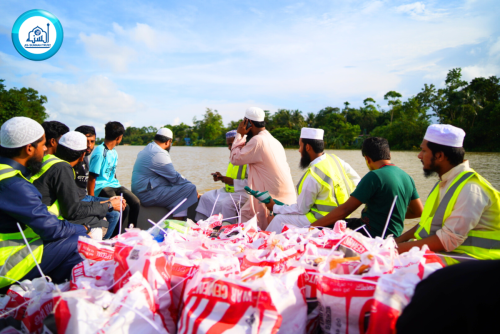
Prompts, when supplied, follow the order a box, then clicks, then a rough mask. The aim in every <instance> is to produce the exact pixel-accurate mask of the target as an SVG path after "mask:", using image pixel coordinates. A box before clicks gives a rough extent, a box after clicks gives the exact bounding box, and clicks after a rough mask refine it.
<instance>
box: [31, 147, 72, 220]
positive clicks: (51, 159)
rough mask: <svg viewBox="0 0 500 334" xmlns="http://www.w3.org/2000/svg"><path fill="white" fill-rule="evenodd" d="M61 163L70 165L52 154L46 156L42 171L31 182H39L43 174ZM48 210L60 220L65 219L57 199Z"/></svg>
mask: <svg viewBox="0 0 500 334" xmlns="http://www.w3.org/2000/svg"><path fill="white" fill-rule="evenodd" d="M59 162H66V163H68V162H67V161H64V160H61V159H59V158H57V157H55V156H53V155H52V154H47V155H46V156H44V157H43V160H42V169H40V171H39V172H38V173H37V174H35V175H33V176H32V177H31V178H30V182H31V183H33V182H35V181H36V180H38V179H39V178H40V177H41V176H42V175H43V174H45V173H46V172H47V171H48V170H49V169H50V167H52V166H54V165H55V164H56V163H59ZM73 175H75V170H73ZM47 210H48V211H49V212H50V213H51V214H53V215H54V216H56V217H57V218H58V219H64V217H63V216H61V210H60V208H59V201H58V200H57V199H56V200H55V202H54V203H52V205H49V206H48V207H47Z"/></svg>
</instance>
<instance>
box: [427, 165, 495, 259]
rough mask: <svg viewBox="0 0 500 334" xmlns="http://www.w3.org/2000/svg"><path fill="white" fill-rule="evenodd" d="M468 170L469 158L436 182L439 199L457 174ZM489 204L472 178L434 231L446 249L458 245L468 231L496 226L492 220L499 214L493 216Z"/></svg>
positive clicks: (451, 249) (483, 192)
mask: <svg viewBox="0 0 500 334" xmlns="http://www.w3.org/2000/svg"><path fill="white" fill-rule="evenodd" d="M470 170H471V168H470V167H469V161H468V160H466V161H464V162H463V163H461V164H460V165H458V166H456V167H454V168H452V169H451V170H449V171H448V172H447V173H445V174H443V175H442V176H441V183H440V184H439V201H441V200H442V199H443V197H444V195H445V194H446V190H448V188H449V187H450V185H451V183H452V182H453V180H454V179H455V178H456V177H457V175H458V174H460V173H462V172H465V171H470ZM491 204H492V202H491V199H490V198H489V197H488V194H487V193H486V192H485V191H484V190H483V188H482V187H481V186H480V185H479V183H478V182H476V181H474V180H472V181H468V182H467V183H466V184H465V185H464V187H463V188H462V191H461V192H460V194H459V195H458V198H457V202H456V203H455V207H454V208H453V211H452V212H451V214H450V216H449V217H448V218H447V219H446V221H445V223H444V226H443V228H442V229H440V230H438V231H437V232H436V235H437V236H438V238H439V240H440V241H441V243H442V244H443V246H444V249H445V250H446V251H447V252H451V251H453V250H454V249H455V248H457V247H458V246H460V245H461V244H462V243H463V242H464V241H465V239H467V234H468V233H469V231H470V230H477V231H491V230H495V229H496V228H495V224H494V223H493V222H495V221H496V220H497V219H498V217H495V216H494V215H493V213H492V212H491V210H489V208H490V207H491Z"/></svg>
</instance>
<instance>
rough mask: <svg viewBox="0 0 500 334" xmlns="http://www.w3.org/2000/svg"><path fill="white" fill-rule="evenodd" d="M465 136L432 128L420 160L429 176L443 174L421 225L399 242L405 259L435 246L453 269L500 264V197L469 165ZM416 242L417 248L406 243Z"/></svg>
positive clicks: (449, 128)
mask: <svg viewBox="0 0 500 334" xmlns="http://www.w3.org/2000/svg"><path fill="white" fill-rule="evenodd" d="M464 137H465V132H464V131H463V130H462V129H460V128H457V127H454V126H452V125H448V124H433V125H431V126H429V127H428V128H427V132H426V134H425V137H424V140H423V141H422V144H421V145H420V148H421V151H420V153H419V155H418V158H419V159H420V161H422V164H423V168H424V174H425V176H427V177H429V176H431V175H434V174H437V175H438V176H439V181H438V183H437V184H436V185H435V186H434V188H433V189H432V191H431V193H430V194H429V197H428V198H427V201H426V202H425V207H424V212H423V213H422V217H421V218H420V223H419V224H418V225H417V226H415V227H414V228H412V229H411V230H410V231H408V232H406V233H405V234H403V235H402V236H401V237H400V238H398V239H396V241H397V242H398V250H399V252H400V253H402V252H406V251H408V250H410V249H411V248H412V247H414V246H417V247H422V246H423V245H427V246H429V248H430V250H432V251H434V252H448V253H446V254H451V255H450V257H445V261H446V263H447V264H454V263H457V262H461V261H466V260H467V258H471V259H480V260H494V259H496V260H498V259H500V219H499V217H500V192H498V190H496V189H495V188H493V186H492V185H491V184H490V183H489V182H488V181H487V180H486V179H484V178H483V177H482V176H481V175H479V174H478V173H477V172H476V171H474V170H473V169H472V168H470V166H469V161H468V160H464V155H465V151H464V149H463V141H464ZM412 238H416V239H418V240H417V241H413V242H411V241H410V242H405V243H403V242H404V241H407V240H410V239H412Z"/></svg>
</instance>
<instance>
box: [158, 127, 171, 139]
mask: <svg viewBox="0 0 500 334" xmlns="http://www.w3.org/2000/svg"><path fill="white" fill-rule="evenodd" d="M156 134H157V135H160V136H165V137H167V138H170V139H173V138H174V134H173V133H172V130H170V129H169V128H161V129H160V130H158V132H157V133H156Z"/></svg>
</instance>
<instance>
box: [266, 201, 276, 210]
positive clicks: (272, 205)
mask: <svg viewBox="0 0 500 334" xmlns="http://www.w3.org/2000/svg"><path fill="white" fill-rule="evenodd" d="M274 204H275V203H274V200H273V199H272V198H271V201H270V202H269V203H267V204H266V207H267V209H268V210H269V211H273V207H274Z"/></svg>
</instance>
